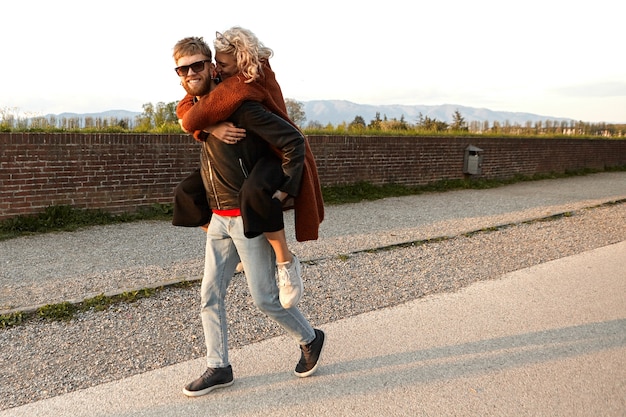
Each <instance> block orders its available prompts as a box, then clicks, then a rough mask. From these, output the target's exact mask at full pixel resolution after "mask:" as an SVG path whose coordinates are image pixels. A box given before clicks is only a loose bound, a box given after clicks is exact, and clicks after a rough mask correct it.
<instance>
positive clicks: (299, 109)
mask: <svg viewBox="0 0 626 417" xmlns="http://www.w3.org/2000/svg"><path fill="white" fill-rule="evenodd" d="M285 105H286V106H287V114H288V115H289V118H290V119H291V121H292V122H294V123H295V124H296V125H297V126H299V127H302V126H303V124H304V122H306V114H305V112H304V104H302V103H300V102H299V101H296V100H294V99H292V98H288V99H285Z"/></svg>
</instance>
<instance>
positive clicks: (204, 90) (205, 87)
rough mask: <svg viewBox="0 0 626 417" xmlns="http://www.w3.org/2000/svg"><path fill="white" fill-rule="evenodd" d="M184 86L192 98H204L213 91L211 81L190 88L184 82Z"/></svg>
mask: <svg viewBox="0 0 626 417" xmlns="http://www.w3.org/2000/svg"><path fill="white" fill-rule="evenodd" d="M182 86H183V88H184V89H185V91H186V92H187V93H188V94H189V95H192V96H204V95H206V94H209V92H210V91H211V82H210V81H209V80H206V81H204V82H202V83H200V84H197V85H196V86H194V87H190V86H189V85H188V84H187V82H186V81H183V82H182Z"/></svg>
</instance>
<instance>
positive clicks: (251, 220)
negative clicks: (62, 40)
mask: <svg viewBox="0 0 626 417" xmlns="http://www.w3.org/2000/svg"><path fill="white" fill-rule="evenodd" d="M283 182H284V173H283V170H282V161H281V160H280V159H279V158H278V157H277V156H274V155H270V156H267V157H265V158H262V159H260V160H259V161H258V162H257V163H256V165H255V166H254V168H253V169H252V171H250V173H249V175H248V178H246V180H245V181H244V183H243V185H242V187H241V190H239V207H240V209H241V216H242V218H243V225H244V234H245V235H246V237H248V238H253V237H256V236H258V235H260V234H261V233H265V232H277V231H279V230H282V229H284V228H285V224H284V221H283V206H282V203H281V202H280V200H278V199H276V198H272V195H274V193H275V192H276V190H278V188H279V187H280V186H281V185H282V184H283ZM210 219H211V209H210V207H209V203H208V201H207V197H206V190H205V187H204V184H203V182H202V176H201V174H200V169H197V170H195V171H193V172H192V173H191V174H189V175H188V176H187V177H186V178H185V179H184V180H182V181H181V182H180V184H178V185H177V186H176V188H175V189H174V216H173V219H172V224H173V225H174V226H184V227H197V226H203V225H205V224H207V223H208V222H209V221H210Z"/></svg>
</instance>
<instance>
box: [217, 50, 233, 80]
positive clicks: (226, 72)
mask: <svg viewBox="0 0 626 417" xmlns="http://www.w3.org/2000/svg"><path fill="white" fill-rule="evenodd" d="M215 70H216V71H217V73H218V74H219V75H220V77H221V78H222V80H225V79H226V78H228V77H232V76H233V75H236V74H237V73H238V72H239V70H238V69H237V60H236V59H235V56H234V55H232V54H226V53H224V52H216V53H215Z"/></svg>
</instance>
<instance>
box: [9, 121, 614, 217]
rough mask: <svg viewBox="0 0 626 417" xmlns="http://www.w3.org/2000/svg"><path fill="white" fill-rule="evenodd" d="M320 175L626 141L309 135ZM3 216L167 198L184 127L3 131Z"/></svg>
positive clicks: (335, 179)
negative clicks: (478, 153)
mask: <svg viewBox="0 0 626 417" xmlns="http://www.w3.org/2000/svg"><path fill="white" fill-rule="evenodd" d="M309 141H310V144H311V149H312V150H313V153H314V154H315V157H316V160H317V164H318V170H319V175H320V180H321V182H322V185H345V184H351V183H355V182H359V181H366V182H369V183H372V184H376V185H380V184H386V183H396V184H405V185H423V184H427V183H430V182H434V181H438V180H441V179H459V178H464V177H465V176H466V175H465V174H464V173H463V157H464V151H465V148H466V147H467V146H468V145H470V144H471V145H474V146H477V147H479V148H481V149H483V152H482V157H483V160H482V173H481V177H483V178H507V177H511V176H513V175H515V174H524V175H532V174H534V173H547V172H564V171H566V170H574V169H582V168H593V169H604V168H605V167H611V166H624V165H626V141H617V140H601V139H594V140H581V139H522V138H519V139H518V138H493V137H476V138H468V137H353V136H311V137H309ZM0 147H1V153H0V219H5V218H9V217H11V216H15V215H20V214H32V213H36V212H39V211H42V210H43V209H44V208H46V207H48V206H51V205H71V206H75V207H87V208H104V209H106V210H107V211H110V212H113V213H120V212H125V211H126V212H128V211H134V210H135V209H136V208H138V207H140V206H149V205H151V204H154V203H169V202H171V200H172V190H173V188H174V186H175V185H176V184H177V183H178V182H179V181H180V180H181V179H182V178H184V177H185V175H187V174H188V173H189V172H190V171H191V170H192V169H193V168H195V167H197V165H198V161H199V145H198V144H197V143H196V142H195V141H193V140H190V139H189V137H188V136H187V135H154V134H82V133H0Z"/></svg>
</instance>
